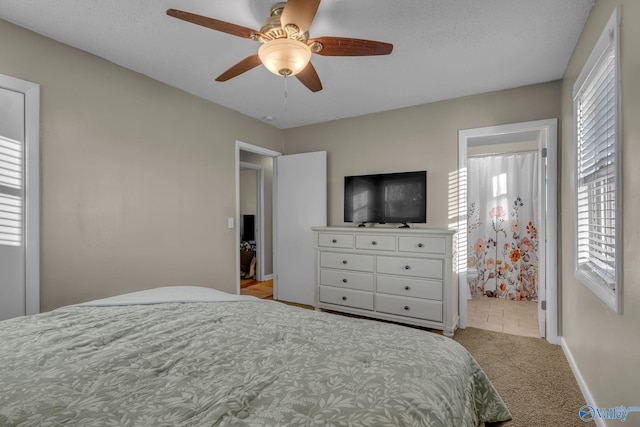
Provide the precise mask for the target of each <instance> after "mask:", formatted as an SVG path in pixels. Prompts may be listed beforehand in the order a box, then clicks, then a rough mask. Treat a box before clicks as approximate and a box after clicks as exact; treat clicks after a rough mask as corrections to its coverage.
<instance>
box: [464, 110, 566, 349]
mask: <svg viewBox="0 0 640 427" xmlns="http://www.w3.org/2000/svg"><path fill="white" fill-rule="evenodd" d="M458 140H459V171H460V177H459V182H461V183H462V185H460V190H459V196H458V197H459V198H458V200H459V202H458V204H459V206H458V208H459V209H458V213H459V228H458V229H459V231H460V232H459V234H458V240H459V242H458V270H459V275H458V277H459V285H460V292H459V294H460V304H459V308H460V327H462V328H464V327H466V326H467V325H468V324H469V323H474V324H473V325H472V326H478V325H477V323H478V321H479V319H482V318H484V321H485V322H486V323H487V324H488V325H487V327H486V328H485V329H490V328H491V326H492V325H493V326H494V330H497V329H495V328H500V329H501V331H503V332H511V333H518V332H520V333H521V334H523V335H531V336H536V335H537V336H541V337H546V339H547V340H548V341H549V342H552V343H555V342H556V341H557V287H556V274H557V260H556V253H557V250H556V234H557V233H556V221H557V210H556V206H557V200H556V197H557V196H556V182H557V178H556V175H557V162H556V145H557V120H556V119H551V120H540V121H535V122H526V123H515V124H510V125H501V126H491V127H486V128H478V129H469V130H462V131H460V132H459V138H458ZM514 301H517V302H518V303H519V305H513V304H510V303H513V302H514ZM478 310H480V313H478ZM505 325H506V326H505ZM505 327H506V329H505ZM517 329H520V330H519V331H518V330H517ZM527 329H530V331H528V332H527ZM536 332H537V333H536Z"/></svg>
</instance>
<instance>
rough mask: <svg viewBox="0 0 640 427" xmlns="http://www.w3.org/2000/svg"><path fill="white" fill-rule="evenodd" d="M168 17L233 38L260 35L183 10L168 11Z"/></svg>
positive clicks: (248, 29)
mask: <svg viewBox="0 0 640 427" xmlns="http://www.w3.org/2000/svg"><path fill="white" fill-rule="evenodd" d="M167 15H169V16H173V17H174V18H178V19H182V20H183V21H187V22H191V23H192V24H196V25H201V26H203V27H207V28H211V29H212V30H216V31H222V32H223V33H227V34H231V35H233V36H238V37H242V38H245V39H250V38H251V35H252V34H259V33H260V32H259V31H256V30H252V29H251V28H247V27H242V26H240V25H236V24H231V23H229V22H224V21H219V20H217V19H213V18H209V17H206V16H202V15H196V14H195V13H190V12H184V11H182V10H176V9H167Z"/></svg>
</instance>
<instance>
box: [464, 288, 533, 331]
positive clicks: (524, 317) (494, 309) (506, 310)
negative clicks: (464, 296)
mask: <svg viewBox="0 0 640 427" xmlns="http://www.w3.org/2000/svg"><path fill="white" fill-rule="evenodd" d="M467 325H468V326H472V327H474V328H479V329H488V330H490V331H497V332H505V333H508V334H513V335H521V336H526V337H536V338H539V337H540V333H539V332H538V303H537V302H534V301H510V300H505V299H501V298H489V297H486V296H482V295H474V296H473V297H472V299H470V300H468V301H467Z"/></svg>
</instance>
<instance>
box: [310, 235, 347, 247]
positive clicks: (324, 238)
mask: <svg viewBox="0 0 640 427" xmlns="http://www.w3.org/2000/svg"><path fill="white" fill-rule="evenodd" d="M318 246H320V247H323V248H346V249H352V248H353V234H340V233H318Z"/></svg>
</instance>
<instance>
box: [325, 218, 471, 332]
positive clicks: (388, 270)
mask: <svg viewBox="0 0 640 427" xmlns="http://www.w3.org/2000/svg"><path fill="white" fill-rule="evenodd" d="M313 231H314V237H315V247H316V285H317V295H316V307H317V308H322V309H327V310H333V311H339V312H344V313H351V314H357V315H360V316H365V317H373V318H378V319H385V320H390V321H394V322H399V323H406V324H411V325H418V326H425V327H428V328H433V329H442V330H443V331H444V334H445V335H447V336H453V332H454V330H455V329H456V327H457V325H458V283H457V280H454V279H455V275H454V271H453V235H454V232H453V231H449V230H444V229H432V228H409V229H404V228H383V227H378V228H376V227H362V228H358V227H316V228H313Z"/></svg>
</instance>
